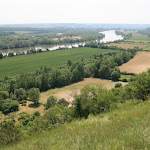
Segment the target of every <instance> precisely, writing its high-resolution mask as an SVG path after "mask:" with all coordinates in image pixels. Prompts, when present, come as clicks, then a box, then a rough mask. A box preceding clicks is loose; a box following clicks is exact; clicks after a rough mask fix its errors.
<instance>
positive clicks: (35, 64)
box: [0, 47, 119, 77]
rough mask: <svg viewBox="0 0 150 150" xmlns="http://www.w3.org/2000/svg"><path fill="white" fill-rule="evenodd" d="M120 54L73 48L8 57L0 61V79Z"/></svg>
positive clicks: (101, 50)
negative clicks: (103, 54) (94, 56)
mask: <svg viewBox="0 0 150 150" xmlns="http://www.w3.org/2000/svg"><path fill="white" fill-rule="evenodd" d="M110 51H111V52H119V51H118V50H109V49H98V48H87V47H83V48H73V49H66V50H56V51H51V52H43V53H36V54H29V55H21V56H14V57H7V58H4V59H1V60H0V77H4V76H5V75H12V76H14V75H17V74H20V73H23V72H33V71H35V70H37V69H39V68H40V67H41V66H51V67H55V66H60V65H64V64H65V63H66V62H67V60H71V61H72V62H76V61H79V60H81V59H82V58H83V59H87V58H89V57H90V56H92V55H94V54H100V53H107V52H110Z"/></svg>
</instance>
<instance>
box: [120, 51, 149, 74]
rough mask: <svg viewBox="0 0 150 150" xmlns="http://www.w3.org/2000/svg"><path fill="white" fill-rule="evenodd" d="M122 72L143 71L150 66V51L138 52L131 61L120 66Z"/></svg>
mask: <svg viewBox="0 0 150 150" xmlns="http://www.w3.org/2000/svg"><path fill="white" fill-rule="evenodd" d="M119 68H120V71H121V72H124V71H126V72H128V73H136V74H139V73H142V72H144V71H146V70H147V69H148V68H150V52H137V54H136V56H135V57H134V58H133V59H131V60H130V61H129V62H127V63H125V64H123V65H122V66H120V67H119Z"/></svg>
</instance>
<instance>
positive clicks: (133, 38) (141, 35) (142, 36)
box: [129, 33, 150, 41]
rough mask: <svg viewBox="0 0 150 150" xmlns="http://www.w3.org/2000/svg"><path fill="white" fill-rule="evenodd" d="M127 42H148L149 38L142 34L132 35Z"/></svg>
mask: <svg viewBox="0 0 150 150" xmlns="http://www.w3.org/2000/svg"><path fill="white" fill-rule="evenodd" d="M129 40H143V41H149V40H150V37H149V36H147V35H143V34H138V33H133V34H132V37H131V38H130V39H129Z"/></svg>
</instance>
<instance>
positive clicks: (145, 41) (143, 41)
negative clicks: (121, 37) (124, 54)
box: [125, 40, 150, 43]
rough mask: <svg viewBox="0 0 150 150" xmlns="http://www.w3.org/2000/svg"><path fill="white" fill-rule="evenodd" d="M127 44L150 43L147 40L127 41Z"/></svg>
mask: <svg viewBox="0 0 150 150" xmlns="http://www.w3.org/2000/svg"><path fill="white" fill-rule="evenodd" d="M125 41H126V42H135V43H150V41H147V40H125Z"/></svg>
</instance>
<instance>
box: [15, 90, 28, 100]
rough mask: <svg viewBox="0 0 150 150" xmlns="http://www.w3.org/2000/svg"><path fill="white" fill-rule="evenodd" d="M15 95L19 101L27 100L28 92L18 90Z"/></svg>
mask: <svg viewBox="0 0 150 150" xmlns="http://www.w3.org/2000/svg"><path fill="white" fill-rule="evenodd" d="M14 95H15V96H16V99H17V100H18V101H22V100H26V99H27V95H26V91H25V90H24V89H23V88H20V89H16V90H15V93H14Z"/></svg>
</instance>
